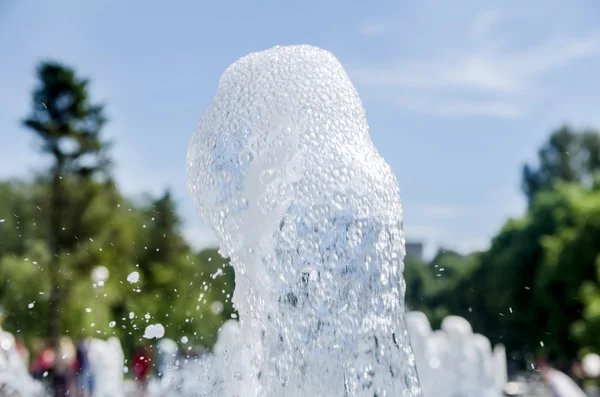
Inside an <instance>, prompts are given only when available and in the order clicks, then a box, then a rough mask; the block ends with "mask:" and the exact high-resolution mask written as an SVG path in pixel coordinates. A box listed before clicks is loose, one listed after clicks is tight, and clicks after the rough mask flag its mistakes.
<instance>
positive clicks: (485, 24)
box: [472, 10, 501, 37]
mask: <svg viewBox="0 0 600 397" xmlns="http://www.w3.org/2000/svg"><path fill="white" fill-rule="evenodd" d="M500 17H501V14H500V12H499V11H498V10H485V11H483V12H481V13H480V14H479V15H477V16H476V17H475V20H474V21H473V27H472V31H473V34H474V35H475V36H477V37H486V36H487V35H489V34H490V32H491V31H492V29H493V28H494V27H495V26H496V24H497V23H498V21H499V20H500Z"/></svg>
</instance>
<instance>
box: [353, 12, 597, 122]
mask: <svg viewBox="0 0 600 397" xmlns="http://www.w3.org/2000/svg"><path fill="white" fill-rule="evenodd" d="M481 23H482V22H481ZM598 53H600V34H599V33H596V34H593V35H589V36H585V37H579V38H569V39H564V38H563V39H557V40H550V41H548V42H545V43H542V44H541V45H537V46H533V47H532V48H529V49H527V50H522V51H518V52H516V51H499V50H497V49H493V48H482V49H471V50H463V51H462V52H459V51H455V52H449V51H444V54H441V56H438V57H431V58H429V59H401V60H397V61H395V62H392V63H389V64H384V65H363V66H358V67H354V68H350V69H349V74H350V75H351V76H352V78H353V79H356V80H357V81H358V82H361V83H363V84H366V85H370V86H373V87H376V89H377V90H378V91H379V93H380V94H381V92H382V91H383V92H387V93H388V94H389V95H388V97H389V96H395V95H394V93H395V92H398V91H399V90H401V91H402V94H403V98H405V99H396V100H395V103H396V105H397V106H400V107H402V108H408V109H412V110H418V111H426V112H429V113H432V114H437V115H442V116H493V117H502V118H515V117H520V116H522V115H523V113H524V112H525V110H526V109H525V108H524V107H523V103H524V102H528V103H531V102H532V101H533V100H534V98H533V97H534V96H535V93H536V91H537V90H536V84H538V85H539V82H540V81H541V80H542V78H543V77H544V76H545V75H546V74H547V73H549V72H552V71H555V70H558V69H561V68H563V67H566V66H568V65H570V64H574V63H575V62H578V61H581V60H583V59H585V58H587V57H589V56H592V55H596V54H598ZM415 93H418V96H416V95H414V94H415ZM410 94H413V95H410ZM469 94H471V96H472V94H477V95H479V96H483V97H484V99H482V100H476V101H474V100H472V99H466V98H467V97H468V95H469Z"/></svg>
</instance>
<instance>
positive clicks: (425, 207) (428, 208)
mask: <svg viewBox="0 0 600 397" xmlns="http://www.w3.org/2000/svg"><path fill="white" fill-rule="evenodd" d="M408 209H409V210H410V211H411V212H412V213H413V214H415V215H418V216H419V217H425V218H436V219H441V218H444V219H447V218H454V217H457V216H460V215H461V214H462V213H464V211H465V209H464V208H463V207H460V206H456V205H451V204H417V205H415V206H411V207H409V208H408Z"/></svg>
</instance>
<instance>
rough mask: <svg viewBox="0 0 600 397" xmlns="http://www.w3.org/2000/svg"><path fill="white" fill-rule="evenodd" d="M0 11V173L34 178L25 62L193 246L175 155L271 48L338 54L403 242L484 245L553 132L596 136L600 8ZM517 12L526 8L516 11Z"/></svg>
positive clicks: (130, 184) (197, 232)
mask: <svg viewBox="0 0 600 397" xmlns="http://www.w3.org/2000/svg"><path fill="white" fill-rule="evenodd" d="M352 3H353V2H350V1H341V0H332V1H317V0H304V1H289V2H288V1H275V0H268V1H245V2H242V1H231V0H230V1H226V2H216V1H213V2H205V1H191V0H190V1H177V2H159V1H150V0H145V1H131V2H124V1H121V0H103V1H97V2H82V1H79V0H71V1H66V0H65V1H63V0H56V1H52V2H47V1H28V0H3V1H1V2H0V54H1V55H0V65H2V66H1V71H2V73H0V89H1V90H2V95H0V143H1V144H0V178H4V177H8V176H15V175H17V176H18V175H21V176H25V175H28V173H30V172H31V171H32V170H34V169H36V167H37V168H39V167H40V157H39V155H37V154H36V153H35V151H34V139H33V136H32V135H31V134H30V133H28V132H27V131H26V130H24V129H23V128H22V127H21V126H20V124H19V120H20V119H21V118H22V117H23V116H25V115H26V114H27V111H28V109H29V106H30V91H31V88H32V87H33V85H34V83H35V80H34V70H35V65H36V63H37V62H38V61H40V60H44V59H54V60H59V61H62V62H65V63H66V64H68V65H70V66H73V67H74V68H76V69H77V70H78V71H79V72H80V73H81V74H82V75H85V76H89V77H90V78H91V79H92V85H91V90H92V96H93V98H95V99H97V100H99V101H103V102H106V104H107V109H106V110H107V113H108V116H109V118H110V124H109V125H108V126H107V128H106V135H107V137H110V138H114V139H115V140H116V147H115V150H114V152H113V153H114V157H115V159H116V162H117V164H118V169H117V180H118V183H119V185H120V187H121V188H122V189H123V190H124V191H125V192H126V193H127V194H130V195H137V194H141V193H142V192H145V191H149V192H153V193H157V194H158V193H159V192H160V191H161V190H162V189H164V188H165V187H170V188H172V189H173V191H174V193H175V195H176V197H177V199H178V202H179V204H180V208H181V215H182V217H183V218H184V221H185V232H186V235H187V236H188V237H189V238H190V240H191V242H192V243H193V244H194V245H196V246H204V245H207V244H211V243H212V242H214V238H213V237H212V234H211V233H210V231H207V230H206V228H205V227H204V226H203V225H202V223H201V222H200V221H199V220H198V218H197V216H196V214H195V210H194V207H193V204H192V201H191V199H190V198H189V197H188V194H187V189H186V171H185V152H186V149H187V144H188V140H189V138H190V137H191V134H192V132H193V129H194V126H195V124H196V122H197V121H198V120H199V118H200V117H201V115H202V113H203V111H204V109H205V108H206V107H207V105H208V104H209V103H210V101H211V99H212V97H213V95H214V93H215V90H216V85H217V82H218V80H219V77H220V75H221V73H222V72H223V71H224V70H225V68H226V67H227V66H228V65H229V64H230V63H232V62H234V61H235V60H236V59H238V58H239V57H241V56H243V55H245V54H247V53H249V52H252V51H257V50H262V49H266V48H269V47H271V46H274V45H278V44H280V45H286V44H313V45H318V46H321V47H323V48H325V49H327V50H329V51H331V52H333V53H334V54H335V55H336V56H337V57H338V58H339V59H340V61H341V62H342V64H343V65H344V67H345V68H346V70H347V72H348V74H349V76H350V78H351V79H352V81H353V82H354V84H355V85H356V87H357V88H358V91H359V94H360V95H361V98H362V100H363V103H364V105H365V107H366V110H367V116H368V120H369V124H370V127H371V136H372V139H373V142H374V143H375V145H376V146H377V148H378V149H379V151H380V152H381V153H382V155H383V156H384V158H385V159H386V160H387V161H388V163H390V165H391V166H392V168H393V169H394V171H395V173H396V175H397V177H398V181H399V183H400V189H401V193H402V199H403V202H404V207H405V229H406V234H407V237H408V238H409V239H423V240H424V241H425V242H426V244H427V251H428V252H429V253H431V252H433V251H434V250H435V249H436V247H437V246H439V245H442V246H445V247H448V248H454V249H458V250H461V251H468V250H472V249H481V248H485V247H486V245H487V243H488V242H489V239H490V237H491V236H493V235H494V233H495V232H496V231H497V230H498V228H499V227H500V226H501V225H502V224H503V222H504V221H505V219H506V218H507V217H508V216H517V215H519V214H521V213H522V211H523V208H524V202H523V199H522V196H521V193H520V190H519V177H520V167H521V165H522V164H523V162H524V161H526V160H528V159H532V158H533V157H534V155H535V151H536V150H537V147H538V146H539V145H540V144H541V143H542V142H543V140H544V139H545V138H546V136H547V135H548V133H549V132H550V131H551V130H552V129H553V128H555V127H557V126H559V125H560V124H562V123H563V122H565V121H568V122H570V123H572V124H573V125H575V126H595V127H598V128H600V112H599V111H598V109H600V96H599V95H600V94H599V90H598V89H599V88H600V77H598V71H599V70H600V3H598V2H597V0H588V1H573V2H565V1H562V0H539V1H528V2H523V1H506V0H505V1H486V2H481V1H478V0H472V1H470V0H455V1H451V2H445V1H432V0H419V1H417V0H413V1H397V0H396V1H369V2H363V1H360V2H358V1H357V2H354V3H355V4H352ZM524 3H526V5H523V4H524Z"/></svg>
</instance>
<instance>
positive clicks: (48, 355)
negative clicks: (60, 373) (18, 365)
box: [29, 344, 55, 380]
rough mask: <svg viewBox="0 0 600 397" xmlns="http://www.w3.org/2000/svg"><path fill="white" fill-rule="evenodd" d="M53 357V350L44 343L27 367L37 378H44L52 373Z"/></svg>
mask: <svg viewBox="0 0 600 397" xmlns="http://www.w3.org/2000/svg"><path fill="white" fill-rule="evenodd" d="M54 359H55V353H54V350H53V349H52V348H51V347H50V346H48V345H46V344H44V345H42V346H41V348H40V349H39V351H38V352H37V354H36V355H35V356H34V358H33V360H32V361H31V365H30V367H29V368H30V369H29V370H30V372H31V374H32V375H33V377H34V378H35V379H38V380H44V379H45V378H46V377H47V376H48V375H52V373H53V369H54Z"/></svg>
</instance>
